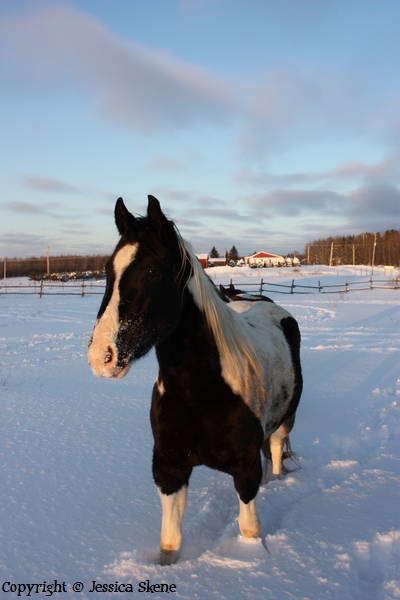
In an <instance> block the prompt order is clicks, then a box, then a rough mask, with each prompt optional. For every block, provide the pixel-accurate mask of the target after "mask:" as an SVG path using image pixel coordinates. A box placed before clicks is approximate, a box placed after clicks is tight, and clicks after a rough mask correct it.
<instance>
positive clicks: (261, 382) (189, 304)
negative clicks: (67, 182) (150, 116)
mask: <svg viewBox="0 0 400 600" xmlns="http://www.w3.org/2000/svg"><path fill="white" fill-rule="evenodd" d="M148 200H149V202H148V209H147V216H146V217H137V218H135V217H134V216H133V215H132V214H130V213H129V212H128V210H127V209H126V207H125V205H124V202H123V200H122V198H119V199H118V201H117V203H116V206H115V221H116V225H117V228H118V231H119V233H120V235H121V239H120V241H119V243H118V245H117V246H116V248H115V251H114V253H113V254H112V256H111V257H110V259H109V261H108V263H107V267H106V270H107V285H106V291H105V294H104V298H103V301H102V304H101V306H100V310H99V313H98V316H97V323H96V325H95V327H94V330H93V333H92V337H91V339H90V342H89V351H88V358H89V363H90V365H91V368H92V371H93V373H94V374H95V375H99V376H103V377H108V378H120V377H123V376H124V375H125V374H126V373H127V372H128V369H129V367H130V366H131V364H132V363H133V362H134V361H135V360H137V359H139V358H141V357H142V356H144V355H145V354H146V353H147V352H149V350H150V349H151V348H152V347H153V346H155V349H156V355H157V360H158V363H159V373H158V377H157V380H156V382H155V384H154V389H153V395H152V404H151V426H152V430H153V435H154V450H153V476H154V481H155V484H156V486H157V489H158V492H159V495H160V499H161V504H162V523H161V536H160V544H161V563H162V564H170V563H171V562H173V561H174V560H176V558H177V553H178V551H179V548H180V545H181V539H182V533H181V524H182V519H183V513H184V510H185V505H186V498H187V487H188V484H189V478H190V475H191V472H192V469H193V467H195V466H197V465H203V464H204V465H207V466H208V467H211V468H213V469H218V470H220V471H224V472H225V473H229V474H230V475H232V477H233V480H234V485H235V489H236V492H237V494H238V497H239V518H238V523H239V528H240V531H241V533H242V535H243V536H246V537H257V536H258V535H259V534H260V530H261V526H260V521H259V518H258V515H257V507H256V504H257V493H258V489H259V486H260V482H261V478H262V462H261V456H260V450H261V449H263V451H264V453H265V454H266V456H270V457H271V461H272V473H273V475H274V476H279V475H280V473H281V460H282V452H283V446H284V443H285V441H286V440H287V437H288V434H289V432H290V430H291V429H292V426H293V423H294V417H295V412H296V409H297V405H298V403H299V400H300V394H301V390H302V376H301V367H300V333H299V329H298V326H297V323H296V321H295V319H294V318H293V317H292V316H291V315H290V314H289V313H288V312H287V311H286V310H284V309H283V308H281V307H279V306H277V305H276V304H274V303H272V302H245V301H243V302H232V303H229V304H226V303H225V302H224V301H223V300H222V299H221V297H220V295H219V293H218V292H217V290H216V288H215V287H214V285H213V284H212V283H211V282H210V280H209V279H208V277H207V276H206V275H205V273H204V271H203V269H202V267H201V265H200V263H199V261H198V260H197V258H196V256H195V255H194V253H193V251H192V250H191V248H190V246H189V245H188V244H187V243H185V242H184V241H183V239H182V238H181V237H180V235H179V233H178V230H177V229H176V227H175V225H174V223H173V222H172V221H170V220H168V219H167V218H166V217H165V215H164V214H163V212H162V211H161V207H160V204H159V202H158V200H157V199H156V198H154V197H153V196H149V197H148Z"/></svg>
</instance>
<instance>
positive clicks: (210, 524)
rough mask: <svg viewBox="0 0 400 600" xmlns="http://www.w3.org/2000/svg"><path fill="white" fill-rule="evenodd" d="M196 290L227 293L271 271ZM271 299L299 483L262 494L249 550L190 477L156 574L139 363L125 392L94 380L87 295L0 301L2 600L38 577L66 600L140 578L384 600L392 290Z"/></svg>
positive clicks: (228, 487)
mask: <svg viewBox="0 0 400 600" xmlns="http://www.w3.org/2000/svg"><path fill="white" fill-rule="evenodd" d="M359 269H360V268H357V270H355V269H354V268H353V267H349V268H348V269H347V271H346V270H344V271H343V272H342V270H340V272H339V271H337V270H336V269H332V270H329V269H326V268H321V269H319V268H313V269H312V268H309V269H308V271H307V269H304V268H303V267H302V269H301V273H299V272H297V273H295V274H293V273H292V272H289V271H290V270H288V271H287V272H285V273H284V272H283V270H281V273H280V280H282V282H283V281H284V280H285V279H287V280H291V279H292V278H293V277H295V278H296V281H298V280H299V279H301V282H305V281H307V282H308V284H310V285H311V284H312V282H314V283H315V281H317V280H320V282H321V284H324V283H331V282H332V281H335V282H338V281H339V280H340V281H344V280H345V279H348V278H352V279H351V280H352V281H353V280H354V281H356V280H357V279H361V280H363V281H365V279H366V277H365V273H364V272H361V271H360V270H359ZM273 274H274V275H273ZM369 274H370V273H369V272H368V277H369ZM378 274H379V273H376V275H377V276H378ZM210 275H211V276H212V277H213V279H215V282H216V283H219V282H222V283H225V284H226V283H228V282H229V281H230V279H231V278H234V279H235V283H236V285H238V286H239V284H240V283H244V282H246V281H248V280H249V278H254V277H256V276H258V277H261V276H262V277H264V279H266V280H268V279H269V278H271V277H272V276H277V270H273V269H271V270H268V271H263V272H260V273H257V270H254V271H251V272H250V271H249V270H247V269H246V270H241V269H225V270H224V269H221V270H220V269H213V270H210ZM374 276H375V274H374ZM382 277H383V274H382ZM386 279H388V278H387V277H386ZM8 283H11V281H9V282H8ZM269 295H270V296H271V297H272V298H273V299H274V300H275V301H277V302H279V303H280V304H281V305H283V306H284V307H285V308H287V309H288V310H289V311H290V312H292V314H293V315H294V316H295V317H296V318H297V319H298V321H299V324H300V329H301V332H302V363H303V372H304V382H305V386H304V392H303V397H302V400H301V403H300V406H299V410H298V417H297V422H296V425H295V428H294V430H293V433H292V435H291V440H292V445H293V448H294V450H295V451H296V452H297V455H298V459H299V462H300V464H301V469H299V470H297V471H294V472H292V473H291V474H289V475H288V476H286V478H285V479H283V480H279V481H271V482H269V483H268V484H266V485H263V486H262V488H261V491H260V497H259V513H260V517H261V521H262V540H255V541H250V542H247V543H246V541H244V540H243V539H240V538H238V534H239V531H238V527H237V522H236V517H237V510H238V506H237V498H236V493H235V491H234V488H233V483H232V480H231V478H230V477H229V476H227V475H224V474H222V473H218V472H215V471H211V470H209V469H207V468H205V467H199V468H197V469H195V471H194V474H193V475H192V478H191V482H190V487H189V502H188V507H187V510H186V513H185V519H184V525H183V546H182V552H181V557H180V560H179V562H178V563H177V564H175V565H173V566H171V567H161V566H159V565H157V564H156V563H157V558H158V541H159V526H160V517H161V509H160V503H159V499H158V496H157V493H156V490H155V487H154V484H153V482H152V476H151V453H152V436H151V430H150V424H149V407H150V396H151V389H152V385H153V382H154V379H155V377H156V373H157V364H156V360H155V355H154V353H151V354H150V355H149V356H147V357H146V358H145V359H143V360H141V361H140V362H139V363H138V364H137V365H136V366H134V367H133V368H132V369H131V371H130V373H129V374H128V376H127V377H126V378H125V379H123V380H120V381H115V382H113V381H107V380H102V379H97V378H95V377H94V376H93V375H92V373H91V371H90V368H89V366H88V364H87V359H86V344H87V340H88V338H89V336H90V333H91V329H92V327H93V324H94V321H95V317H96V313H97V310H98V307H99V305H100V299H101V297H100V296H85V297H84V298H81V297H79V296H75V297H74V296H44V297H43V298H42V299H40V298H39V297H38V296H33V295H18V296H16V295H4V294H1V295H0V348H1V362H0V428H1V437H0V460H1V470H0V482H1V488H0V511H1V512H0V514H1V549H0V550H1V554H0V586H4V587H3V592H2V597H4V598H13V597H17V588H14V587H12V586H13V584H18V583H20V584H27V583H40V584H42V583H43V582H44V581H46V585H47V584H49V583H50V584H52V583H54V580H57V582H58V583H60V582H61V583H62V582H65V584H66V589H68V596H67V597H74V598H85V599H90V598H93V593H91V592H90V591H89V590H91V589H92V581H94V580H95V581H96V583H98V584H99V583H101V584H103V583H108V582H109V583H115V582H116V581H118V582H119V585H120V584H121V583H122V584H132V588H133V590H134V594H138V593H143V594H150V591H148V592H146V591H145V592H140V591H139V589H140V588H139V589H138V586H139V583H140V582H146V581H147V580H148V581H149V585H153V584H156V583H166V584H169V585H170V586H171V585H172V584H173V585H175V586H176V588H175V590H174V588H172V590H171V593H175V597H177V598H185V599H189V598H190V599H193V598H198V599H201V600H206V599H207V600H208V599H210V598H218V599H225V598H230V599H231V598H248V599H253V598H254V599H256V598H257V599H260V598H267V599H269V598H271V599H277V600H278V599H279V600H283V599H285V600H291V599H293V600H301V599H310V600H319V599H330V598H335V599H339V600H347V599H349V600H350V599H351V600H373V599H374V600H375V599H376V600H383V599H385V600H386V599H392V598H400V576H399V573H400V519H399V505H400V504H399V475H400V450H399V441H398V440H399V434H400V413H399V401H400V369H399V362H400V361H399V356H400V354H399V347H400V336H399V329H400V302H399V300H400V291H399V290H387V289H374V290H372V291H370V290H366V291H360V292H357V291H353V292H351V293H348V294H346V295H344V294H327V295H323V294H318V293H316V294H310V295H296V294H293V295H278V294H276V295H274V294H271V293H269ZM5 582H10V583H9V584H8V583H5ZM74 582H82V583H83V584H84V589H83V591H82V592H80V593H78V592H73V591H72V585H73V584H74ZM4 584H5V585H4ZM146 585H147V584H146ZM20 589H22V588H20ZM36 589H38V590H39V592H40V594H41V596H44V593H42V592H41V590H42V589H43V588H36ZM122 589H129V587H128V586H127V587H125V588H121V590H122ZM146 589H149V588H146ZM153 589H154V588H153ZM8 590H11V591H8ZM13 590H16V591H15V592H14V591H13ZM48 593H49V592H48ZM121 593H122V592H121ZM27 594H28V591H27V588H26V590H25V591H22V592H21V597H25V596H26V595H27ZM59 596H60V593H57V594H55V597H59ZM31 597H35V598H37V597H38V595H36V594H35V593H32V594H31ZM39 597H40V596H39ZM100 597H102V598H105V597H110V598H115V597H121V596H116V595H115V593H111V592H105V593H103V594H102V595H101V596H100ZM122 597H124V596H122ZM151 597H152V598H163V597H165V593H164V592H156V593H154V594H152V595H151Z"/></svg>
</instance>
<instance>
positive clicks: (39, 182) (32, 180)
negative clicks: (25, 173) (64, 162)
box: [23, 177, 79, 194]
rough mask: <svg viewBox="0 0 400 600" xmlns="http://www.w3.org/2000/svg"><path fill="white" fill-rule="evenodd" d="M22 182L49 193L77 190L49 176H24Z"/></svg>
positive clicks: (74, 192)
mask: <svg viewBox="0 0 400 600" xmlns="http://www.w3.org/2000/svg"><path fill="white" fill-rule="evenodd" d="M23 183H24V185H25V186H26V187H28V188H31V189H34V190H38V191H40V192H51V193H53V194H54V193H61V194H64V193H67V192H68V193H73V194H76V193H78V192H79V190H78V189H77V188H75V187H74V186H72V185H70V184H68V183H65V182H64V181H60V180H59V179H52V178H50V177H25V179H24V180H23Z"/></svg>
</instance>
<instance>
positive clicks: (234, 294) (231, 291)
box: [219, 283, 273, 302]
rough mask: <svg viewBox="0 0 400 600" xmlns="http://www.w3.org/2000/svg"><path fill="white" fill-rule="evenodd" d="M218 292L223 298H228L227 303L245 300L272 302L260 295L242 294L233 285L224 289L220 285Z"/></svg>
mask: <svg viewBox="0 0 400 600" xmlns="http://www.w3.org/2000/svg"><path fill="white" fill-rule="evenodd" d="M219 291H220V292H221V294H222V295H223V296H225V298H228V301H229V302H238V301H243V300H246V301H247V302H273V300H271V298H268V296H263V295H262V294H249V292H243V291H242V290H238V289H237V288H235V286H234V285H233V283H231V284H229V287H224V286H223V285H222V284H220V286H219Z"/></svg>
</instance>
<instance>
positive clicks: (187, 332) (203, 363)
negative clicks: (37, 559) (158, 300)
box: [156, 290, 219, 371]
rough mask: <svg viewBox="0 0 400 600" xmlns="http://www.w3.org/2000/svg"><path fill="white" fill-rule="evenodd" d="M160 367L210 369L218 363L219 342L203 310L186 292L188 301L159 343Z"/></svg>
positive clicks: (157, 351) (186, 300) (157, 352)
mask: <svg viewBox="0 0 400 600" xmlns="http://www.w3.org/2000/svg"><path fill="white" fill-rule="evenodd" d="M156 354H157V359H158V362H159V366H160V370H161V371H162V370H163V369H167V370H169V369H185V370H191V369H196V370H198V369H209V368H212V366H213V365H214V368H215V365H216V364H219V354H218V350H217V346H216V344H215V341H214V339H213V337H212V334H211V332H210V329H209V327H208V325H207V323H206V320H205V317H204V314H203V313H202V312H201V311H200V309H199V308H198V307H197V306H196V304H195V302H194V300H193V296H192V295H191V293H190V292H189V291H187V290H186V292H185V303H184V308H183V311H182V315H181V318H180V320H179V324H178V326H177V327H176V329H175V330H174V331H173V332H172V333H171V334H170V335H169V336H168V337H167V338H166V339H165V340H163V341H162V342H160V343H159V344H157V346H156Z"/></svg>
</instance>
